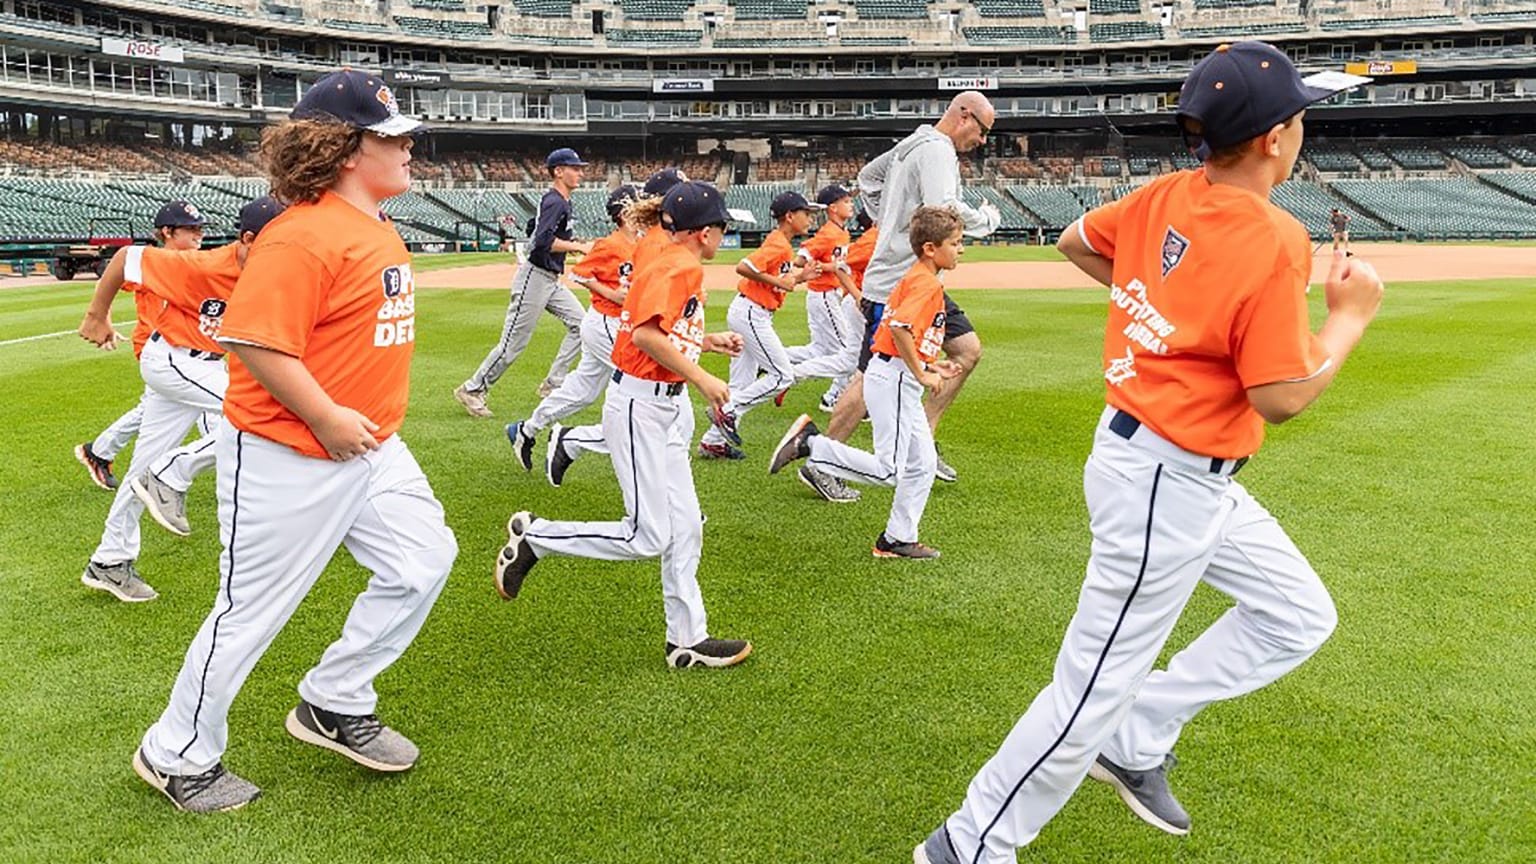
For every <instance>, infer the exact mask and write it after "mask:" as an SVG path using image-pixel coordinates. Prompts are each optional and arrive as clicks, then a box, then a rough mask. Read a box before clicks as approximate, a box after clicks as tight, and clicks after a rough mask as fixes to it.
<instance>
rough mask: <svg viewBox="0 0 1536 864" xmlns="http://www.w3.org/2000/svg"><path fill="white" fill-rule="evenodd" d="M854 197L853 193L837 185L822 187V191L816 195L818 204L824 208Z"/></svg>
mask: <svg viewBox="0 0 1536 864" xmlns="http://www.w3.org/2000/svg"><path fill="white" fill-rule="evenodd" d="M852 197H853V193H852V192H849V191H848V190H847V189H844V188H843V187H841V186H839V185H837V184H836V183H833V184H832V185H831V186H824V187H822V190H821V191H820V192H817V193H816V203H817V204H820V205H822V206H823V207H830V206H832V205H833V204H836V203H837V202H839V201H841V200H843V199H844V198H852Z"/></svg>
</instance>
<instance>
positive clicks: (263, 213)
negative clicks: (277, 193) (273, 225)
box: [236, 195, 288, 234]
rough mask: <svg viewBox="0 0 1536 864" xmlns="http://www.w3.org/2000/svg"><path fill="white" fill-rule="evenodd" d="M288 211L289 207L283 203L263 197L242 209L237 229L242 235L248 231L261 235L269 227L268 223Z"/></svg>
mask: <svg viewBox="0 0 1536 864" xmlns="http://www.w3.org/2000/svg"><path fill="white" fill-rule="evenodd" d="M286 209H288V206H287V205H286V204H284V203H283V202H281V201H279V200H277V199H276V198H273V197H272V196H271V195H263V196H261V197H260V198H257V199H256V200H255V201H251V202H248V203H247V204H246V205H245V206H244V207H241V208H240V220H239V222H237V223H236V227H237V228H238V230H239V231H240V233H241V234H244V233H245V232H247V231H250V232H251V233H253V234H260V233H261V229H263V228H265V227H267V223H268V222H271V221H272V220H273V219H274V218H276V217H277V214H279V213H281V212H283V211H284V210H286Z"/></svg>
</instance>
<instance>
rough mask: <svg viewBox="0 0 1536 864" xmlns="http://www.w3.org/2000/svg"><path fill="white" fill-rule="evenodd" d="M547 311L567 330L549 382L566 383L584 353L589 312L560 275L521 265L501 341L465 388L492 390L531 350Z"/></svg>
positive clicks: (503, 325)
mask: <svg viewBox="0 0 1536 864" xmlns="http://www.w3.org/2000/svg"><path fill="white" fill-rule="evenodd" d="M546 309H548V310H549V313H550V314H551V315H554V316H555V317H556V318H558V319H560V323H562V324H564V325H565V330H566V332H565V337H564V338H563V339H562V340H561V341H560V348H559V350H558V351H556V353H555V359H554V362H552V363H551V364H550V365H549V374H548V376H547V378H546V380H548V381H549V383H550V384H551V385H554V386H559V385H560V383H561V382H563V381H565V377H566V375H567V373H569V371H570V368H571V364H572V363H574V362H576V355H577V354H578V353H580V351H581V319H582V316H583V315H585V314H586V312H585V310H584V309H583V308H582V305H581V301H580V300H577V299H576V295H575V294H574V293H572V291H571V289H569V288H567V287H565V286H564V285H562V284H560V277H559V274H556V273H550V272H549V271H547V270H540V269H539V268H537V267H535V266H533V265H532V264H526V263H525V264H520V265H518V268H517V272H516V273H515V274H513V276H512V296H511V299H510V300H509V301H508V303H507V319H506V321H505V322H503V323H502V327H501V338H500V339H498V340H497V341H496V346H495V347H494V348H492V349H491V353H489V354H487V355H486V356H485V359H484V360H482V361H481V362H480V368H479V369H476V370H475V374H473V375H471V376H470V377H469V380H467V381H465V382H464V389H465V390H469V391H471V392H474V393H483V392H485V391H487V390H490V389H491V387H493V386H494V385H495V384H496V382H497V381H499V380H500V379H501V376H502V374H503V373H505V372H506V371H507V367H508V366H511V365H512V364H513V362H515V361H516V360H517V358H518V356H519V355H521V354H522V353H523V349H525V348H527V347H528V341H529V340H530V339H532V338H533V331H534V328H535V327H537V326H538V324H539V313H541V312H543V311H544V310H546Z"/></svg>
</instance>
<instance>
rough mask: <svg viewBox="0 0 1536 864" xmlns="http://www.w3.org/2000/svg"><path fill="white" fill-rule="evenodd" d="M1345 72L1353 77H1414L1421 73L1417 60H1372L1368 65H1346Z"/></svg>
mask: <svg viewBox="0 0 1536 864" xmlns="http://www.w3.org/2000/svg"><path fill="white" fill-rule="evenodd" d="M1344 71H1345V72H1348V73H1349V74H1351V75H1369V76H1371V77H1373V78H1374V77H1377V76H1379V75H1413V74H1414V73H1416V72H1418V71H1419V61H1417V60H1371V61H1368V62H1366V63H1345V64H1344Z"/></svg>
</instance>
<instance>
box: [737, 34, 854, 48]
mask: <svg viewBox="0 0 1536 864" xmlns="http://www.w3.org/2000/svg"><path fill="white" fill-rule="evenodd" d="M711 44H713V45H714V47H716V48H764V49H772V48H814V47H817V46H824V45H826V44H827V40H825V39H819V38H817V37H814V36H778V37H768V36H759V37H755V38H747V37H735V36H716V37H715V40H714V42H713V43H711Z"/></svg>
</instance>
